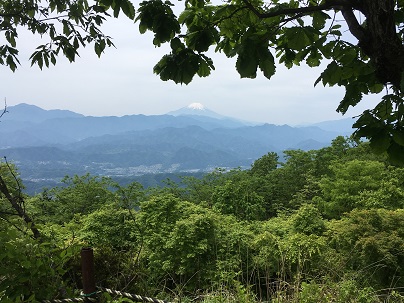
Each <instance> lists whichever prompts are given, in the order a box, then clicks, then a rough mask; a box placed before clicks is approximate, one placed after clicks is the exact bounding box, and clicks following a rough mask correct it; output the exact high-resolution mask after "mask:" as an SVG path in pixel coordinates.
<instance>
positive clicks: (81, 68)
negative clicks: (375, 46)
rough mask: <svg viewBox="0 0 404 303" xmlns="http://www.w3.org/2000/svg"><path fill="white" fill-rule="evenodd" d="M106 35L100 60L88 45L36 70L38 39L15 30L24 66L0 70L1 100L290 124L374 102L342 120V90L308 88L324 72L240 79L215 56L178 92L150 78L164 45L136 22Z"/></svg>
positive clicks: (301, 70) (333, 116)
mask: <svg viewBox="0 0 404 303" xmlns="http://www.w3.org/2000/svg"><path fill="white" fill-rule="evenodd" d="M104 33H105V34H108V35H110V36H112V37H113V42H114V44H115V46H116V49H115V48H107V49H106V50H105V53H104V54H103V55H102V56H101V58H98V57H97V55H96V54H95V53H94V51H93V47H92V46H89V47H87V48H86V49H82V50H81V52H80V56H81V57H80V58H78V59H77V60H76V62H74V63H71V64H70V63H69V62H68V61H67V59H65V58H62V57H59V58H58V63H57V64H56V66H51V67H50V68H49V69H47V68H44V69H43V70H42V71H41V70H40V69H39V68H38V67H37V66H33V67H30V63H29V61H28V58H29V56H30V54H31V53H32V52H33V51H34V50H35V47H36V46H37V45H39V44H41V41H40V39H39V38H38V37H34V36H33V35H32V34H29V33H25V32H20V33H19V39H18V41H17V47H18V48H19V50H20V61H21V66H19V67H18V70H17V71H16V72H14V73H13V72H12V71H11V70H9V69H8V68H6V67H5V66H0V101H2V100H4V98H6V99H7V104H8V106H12V105H16V104H19V103H28V104H33V105H37V106H39V107H42V108H44V109H68V110H71V111H74V112H77V113H81V114H84V115H92V116H107V115H108V116H122V115H132V114H145V115H159V114H165V113H167V112H169V111H173V110H177V109H179V108H181V107H184V106H187V105H189V104H190V103H194V102H198V103H202V104H203V105H204V106H205V107H207V108H208V109H210V110H213V111H215V112H217V113H219V114H222V115H226V116H230V117H234V118H238V119H243V120H247V121H254V122H267V123H273V124H290V125H296V124H302V123H315V122H321V121H326V120H337V119H341V118H348V117H353V116H356V115H358V114H360V113H362V111H363V110H364V109H366V108H368V107H373V106H374V105H375V104H376V102H375V101H376V100H377V97H370V98H368V99H364V101H362V102H361V103H362V104H360V105H359V106H357V108H355V109H351V110H349V111H348V113H347V114H346V115H345V116H342V115H341V114H339V113H337V112H336V108H337V106H338V104H339V101H340V100H341V99H342V97H343V95H344V90H343V89H341V88H338V87H332V88H330V87H326V88H324V87H323V86H322V85H321V83H320V84H318V86H317V87H314V86H313V84H314V82H315V80H316V79H317V78H318V76H319V75H320V73H321V71H322V68H321V67H320V68H309V67H305V66H302V67H294V68H292V69H291V70H287V69H286V68H284V67H282V66H279V65H278V68H277V73H276V74H275V76H273V78H272V79H271V80H268V79H266V78H264V77H263V76H261V75H259V76H258V77H257V79H240V77H239V75H238V74H237V72H236V70H235V59H234V58H232V59H228V58H226V57H225V55H224V54H220V53H219V54H215V53H214V52H212V58H213V60H214V63H215V67H216V70H215V71H213V72H212V74H211V76H209V77H207V78H199V77H197V76H196V77H195V78H194V80H193V81H192V82H191V83H190V84H189V85H182V86H181V85H178V84H175V83H174V82H172V81H168V82H164V81H161V80H160V78H159V77H158V76H157V75H155V74H153V66H154V65H155V64H156V63H157V62H158V61H159V59H160V58H161V57H162V56H163V55H164V54H165V53H167V52H168V47H162V48H155V47H154V46H153V44H152V35H151V34H146V35H141V34H139V32H138V24H133V23H132V22H131V21H130V20H127V19H126V18H125V17H123V16H122V18H121V17H120V18H119V19H110V20H108V21H107V23H106V24H105V26H104ZM3 39H4V36H1V37H0V43H3ZM42 43H44V42H42Z"/></svg>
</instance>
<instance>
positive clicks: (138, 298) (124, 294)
mask: <svg viewBox="0 0 404 303" xmlns="http://www.w3.org/2000/svg"><path fill="white" fill-rule="evenodd" d="M99 289H100V290H102V291H105V292H107V293H110V294H112V295H118V296H122V297H127V298H130V299H132V300H135V301H136V302H152V303H170V302H168V301H164V300H159V299H154V298H149V297H143V296H139V295H134V294H130V293H127V292H123V291H117V290H112V289H109V288H103V287H99Z"/></svg>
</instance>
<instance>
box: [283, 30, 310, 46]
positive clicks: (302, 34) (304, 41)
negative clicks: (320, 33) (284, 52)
mask: <svg viewBox="0 0 404 303" xmlns="http://www.w3.org/2000/svg"><path fill="white" fill-rule="evenodd" d="M285 36H286V39H287V45H288V46H289V47H290V48H291V49H293V50H298V51H299V50H302V49H304V48H305V47H307V46H309V45H311V44H312V39H311V37H312V35H311V34H309V31H308V30H307V28H305V27H291V28H286V29H285Z"/></svg>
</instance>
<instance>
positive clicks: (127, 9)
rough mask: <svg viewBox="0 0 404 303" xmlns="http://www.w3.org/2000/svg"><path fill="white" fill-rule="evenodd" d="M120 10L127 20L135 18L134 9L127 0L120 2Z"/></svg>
mask: <svg viewBox="0 0 404 303" xmlns="http://www.w3.org/2000/svg"><path fill="white" fill-rule="evenodd" d="M121 9H122V11H123V13H124V14H125V15H126V16H127V17H128V18H129V19H132V20H133V19H134V18H135V7H134V6H133V4H132V2H131V1H129V0H122V1H121Z"/></svg>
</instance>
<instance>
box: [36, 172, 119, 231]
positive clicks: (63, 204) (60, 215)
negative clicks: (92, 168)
mask: <svg viewBox="0 0 404 303" xmlns="http://www.w3.org/2000/svg"><path fill="white" fill-rule="evenodd" d="M62 182H63V183H64V184H65V186H64V187H56V188H53V189H51V190H45V191H44V192H43V193H42V195H41V196H39V197H38V199H36V200H34V203H33V205H32V206H33V207H34V212H36V213H37V219H38V220H39V221H42V222H54V223H60V224H61V223H64V222H68V221H70V220H71V219H72V218H73V216H74V215H75V214H82V215H86V214H90V213H91V212H93V211H95V210H97V209H99V208H100V207H101V206H103V205H106V204H109V203H112V202H114V201H116V200H117V197H116V195H115V194H114V193H113V192H111V191H110V189H112V188H114V187H115V184H114V183H113V182H112V180H111V179H109V178H106V177H101V178H100V177H93V176H90V175H89V174H87V175H84V176H74V177H65V178H64V179H63V180H62Z"/></svg>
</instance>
